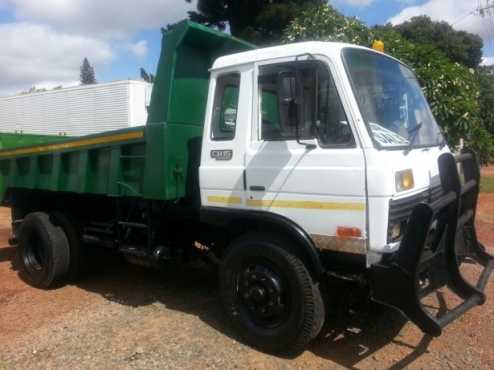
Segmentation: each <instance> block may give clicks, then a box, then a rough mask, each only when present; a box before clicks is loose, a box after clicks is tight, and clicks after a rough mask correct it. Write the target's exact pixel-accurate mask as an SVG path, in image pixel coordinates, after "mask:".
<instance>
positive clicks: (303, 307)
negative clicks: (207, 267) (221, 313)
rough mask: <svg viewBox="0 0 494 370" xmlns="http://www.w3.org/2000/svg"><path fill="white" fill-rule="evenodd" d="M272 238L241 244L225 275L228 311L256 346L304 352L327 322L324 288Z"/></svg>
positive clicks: (231, 252) (228, 259)
mask: <svg viewBox="0 0 494 370" xmlns="http://www.w3.org/2000/svg"><path fill="white" fill-rule="evenodd" d="M283 247H289V246H287V245H286V243H285V242H282V241H280V240H278V239H277V238H276V236H274V235H273V236H271V235H268V234H251V235H249V236H247V237H243V238H241V239H239V240H237V241H235V242H234V243H233V244H232V246H231V248H230V250H229V252H228V253H227V255H226V257H225V260H224V263H223V265H222V268H221V271H220V290H221V295H222V300H223V304H224V306H225V309H226V313H227V315H228V317H229V319H230V320H231V322H232V324H233V326H234V327H235V329H236V330H237V332H238V333H239V334H240V335H241V336H242V337H243V338H244V339H245V340H246V341H247V342H248V343H249V344H251V345H252V346H255V347H258V348H260V349H262V350H266V351H268V352H273V353H283V354H290V355H294V354H298V353H300V352H301V351H303V350H304V349H305V347H306V345H307V344H308V343H309V342H310V340H312V339H313V338H314V337H316V336H317V334H318V333H319V331H320V330H321V328H322V325H323V323H324V318H325V310H324V304H323V300H322V297H321V292H320V290H319V286H318V285H317V284H315V283H314V281H313V280H312V277H311V275H310V273H309V272H308V270H307V268H306V267H305V265H304V264H303V262H302V261H301V260H300V259H299V258H298V257H297V256H295V255H294V254H292V253H290V252H288V251H287V250H286V249H284V248H283Z"/></svg>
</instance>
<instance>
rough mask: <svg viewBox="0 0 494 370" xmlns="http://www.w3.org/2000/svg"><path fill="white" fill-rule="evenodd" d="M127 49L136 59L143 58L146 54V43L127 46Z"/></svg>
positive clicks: (142, 41) (140, 42) (139, 42)
mask: <svg viewBox="0 0 494 370" xmlns="http://www.w3.org/2000/svg"><path fill="white" fill-rule="evenodd" d="M127 49H128V50H129V51H130V52H131V53H132V54H134V55H135V56H136V57H139V58H144V57H145V56H146V55H147V54H148V51H149V49H148V42H147V41H146V40H141V41H138V42H136V43H133V44H128V45H127Z"/></svg>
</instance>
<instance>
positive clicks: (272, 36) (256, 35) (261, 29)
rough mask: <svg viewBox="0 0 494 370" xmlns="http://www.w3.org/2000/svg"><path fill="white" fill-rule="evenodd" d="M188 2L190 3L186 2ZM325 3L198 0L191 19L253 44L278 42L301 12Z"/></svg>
mask: <svg viewBox="0 0 494 370" xmlns="http://www.w3.org/2000/svg"><path fill="white" fill-rule="evenodd" d="M186 1H187V2H191V0H186ZM323 3H325V0H250V1H249V0H199V1H198V3H197V12H189V17H190V19H191V20H193V21H195V22H198V23H202V24H205V25H207V26H213V27H217V28H218V29H220V30H224V29H225V28H226V26H227V24H228V25H229V26H230V32H231V34H232V35H233V36H236V37H240V38H243V39H245V40H247V41H250V42H253V43H257V44H267V43H273V42H276V41H279V39H280V38H281V37H282V35H283V30H284V29H285V28H286V27H287V25H288V24H289V23H290V22H291V20H292V19H294V18H295V17H296V16H297V15H298V14H299V13H300V12H301V11H302V10H303V9H305V8H307V7H309V6H314V5H319V4H323Z"/></svg>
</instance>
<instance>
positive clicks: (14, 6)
mask: <svg viewBox="0 0 494 370" xmlns="http://www.w3.org/2000/svg"><path fill="white" fill-rule="evenodd" d="M195 1H196V0H192V2H191V3H187V2H186V1H185V0H139V1H135V0H42V1H41V0H0V96H5V95H12V94H16V93H18V92H20V91H23V90H27V89H29V88H30V87H32V86H36V87H38V88H52V87H55V86H59V85H63V86H73V85H75V84H77V83H78V80H79V67H80V65H81V62H82V60H83V58H84V57H87V58H88V59H89V61H90V62H91V64H92V65H93V66H94V68H95V71H96V78H97V80H98V81H99V82H106V81H114V80H121V79H134V78H139V68H140V67H144V68H145V69H146V70H147V71H148V72H151V73H154V72H155V70H156V65H157V62H158V58H159V53H160V47H161V32H160V27H161V26H166V25H167V24H170V23H175V22H177V21H179V20H181V19H183V18H186V17H187V12H188V11H189V10H193V9H194V8H195V7H196V4H195ZM330 3H331V4H332V5H333V6H335V7H336V8H337V9H338V10H339V11H341V12H342V13H344V14H345V15H347V16H356V17H358V18H359V19H360V20H362V21H363V22H365V23H366V24H368V25H374V24H382V23H387V22H391V23H393V24H398V23H401V22H404V21H406V20H407V19H409V18H411V17H413V16H416V15H421V14H427V15H428V16H430V17H431V18H432V19H433V20H438V21H439V20H445V21H448V22H449V23H451V24H453V25H454V27H455V28H456V29H461V30H466V31H469V32H473V33H476V34H478V35H480V36H481V37H482V38H483V40H484V63H485V64H494V9H492V12H491V16H490V17H489V16H486V17H484V18H482V17H480V15H479V14H478V13H475V12H474V11H475V9H476V8H477V6H478V5H479V3H480V4H481V5H488V4H492V5H494V0H331V1H330ZM487 15H489V14H487Z"/></svg>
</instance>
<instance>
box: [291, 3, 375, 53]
mask: <svg viewBox="0 0 494 370" xmlns="http://www.w3.org/2000/svg"><path fill="white" fill-rule="evenodd" d="M372 39H373V34H372V32H371V30H370V29H369V28H368V27H367V26H365V25H364V24H363V23H362V22H360V21H359V20H358V19H357V18H354V17H345V16H344V15H343V14H341V13H340V12H338V11H337V10H336V9H334V8H333V7H332V6H330V5H322V6H318V7H311V8H308V9H306V10H305V11H303V12H302V13H300V15H299V16H297V17H296V18H294V19H293V21H292V22H291V23H290V25H289V26H288V28H286V29H285V33H284V36H283V41H285V42H294V41H307V40H321V41H341V42H350V43H353V44H359V45H364V46H369V45H370V44H371V42H372Z"/></svg>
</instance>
